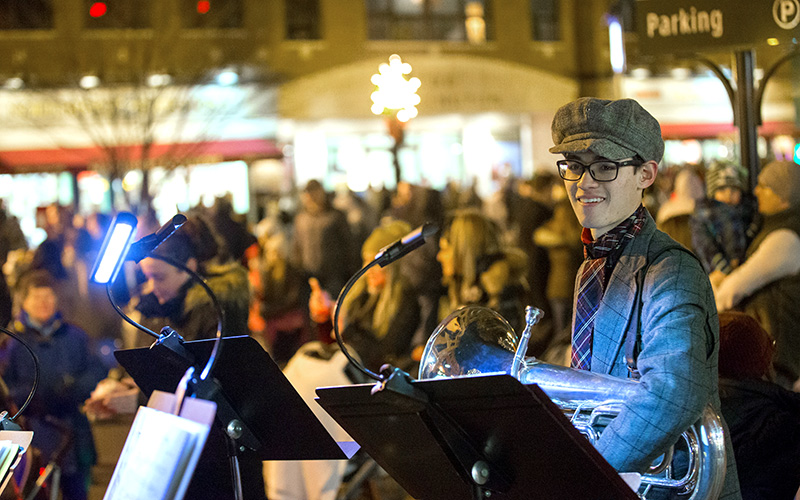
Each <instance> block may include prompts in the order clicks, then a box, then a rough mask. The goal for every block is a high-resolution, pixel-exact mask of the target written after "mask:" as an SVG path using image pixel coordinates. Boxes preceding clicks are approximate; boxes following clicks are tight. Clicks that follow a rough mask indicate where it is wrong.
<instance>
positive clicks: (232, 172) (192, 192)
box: [150, 161, 250, 221]
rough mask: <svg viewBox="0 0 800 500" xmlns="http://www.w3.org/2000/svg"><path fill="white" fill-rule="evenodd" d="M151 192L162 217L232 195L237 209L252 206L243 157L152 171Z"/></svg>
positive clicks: (160, 217)
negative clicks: (221, 161) (240, 159)
mask: <svg viewBox="0 0 800 500" xmlns="http://www.w3.org/2000/svg"><path fill="white" fill-rule="evenodd" d="M150 195H151V196H152V198H153V208H154V209H155V211H156V215H157V217H158V220H159V221H165V220H168V219H169V218H170V217H172V216H173V215H175V214H176V213H177V212H185V211H187V210H189V209H191V208H194V207H197V206H204V207H211V206H213V205H214V202H215V201H216V199H217V198H218V197H225V196H230V197H231V200H232V203H233V210H234V211H235V212H236V213H240V214H241V213H247V212H248V211H249V210H250V191H249V182H248V175H247V164H246V163H245V162H243V161H232V162H223V163H215V164H209V165H193V166H191V167H178V168H174V169H170V170H165V169H163V168H159V167H157V168H153V169H152V170H151V171H150Z"/></svg>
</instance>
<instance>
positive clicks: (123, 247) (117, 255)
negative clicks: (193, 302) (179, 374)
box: [89, 212, 224, 382]
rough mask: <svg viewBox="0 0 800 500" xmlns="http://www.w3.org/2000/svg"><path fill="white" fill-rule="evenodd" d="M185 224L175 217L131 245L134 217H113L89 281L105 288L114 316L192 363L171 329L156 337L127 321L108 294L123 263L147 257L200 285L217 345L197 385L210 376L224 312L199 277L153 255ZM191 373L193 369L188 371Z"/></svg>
mask: <svg viewBox="0 0 800 500" xmlns="http://www.w3.org/2000/svg"><path fill="white" fill-rule="evenodd" d="M185 222H186V216H185V215H182V214H177V215H175V216H174V217H173V218H172V219H170V220H169V221H168V222H167V223H166V224H164V225H163V226H161V228H160V229H159V230H158V231H156V232H155V233H153V234H150V235H147V236H145V237H143V238H142V239H140V240H138V241H136V242H133V243H132V240H133V237H134V235H135V234H136V224H137V219H136V216H135V215H133V214H131V213H129V212H120V213H118V214H117V215H116V216H115V217H114V220H113V221H112V222H111V227H110V228H109V230H108V232H107V233H106V237H105V239H104V240H103V245H102V247H101V248H100V253H99V254H98V256H97V260H96V261H95V265H94V268H93V269H92V272H91V274H90V275H89V277H90V279H91V280H92V281H93V282H95V283H99V284H104V285H106V292H107V294H108V299H109V301H110V302H111V305H112V306H113V307H114V309H115V310H116V311H117V314H119V315H120V316H121V317H122V319H124V320H125V321H127V322H128V323H130V324H131V325H133V326H134V327H136V328H138V329H139V330H141V331H143V332H145V333H147V334H149V335H150V336H152V337H155V338H156V339H157V340H156V342H155V344H154V345H163V346H165V347H167V348H168V349H170V350H171V351H173V352H175V353H176V354H178V355H179V356H180V357H183V358H185V359H191V357H190V356H189V355H188V353H187V351H186V350H185V349H184V348H183V338H182V337H181V336H180V335H179V334H178V333H177V332H176V331H175V330H173V329H172V328H169V327H164V328H162V330H161V333H160V334H158V333H155V332H154V331H152V330H150V329H149V328H147V327H145V326H143V325H141V324H139V323H137V322H136V321H134V320H133V319H131V318H130V317H128V315H127V314H125V312H124V311H123V310H122V309H121V308H120V307H119V305H117V303H116V301H115V300H114V294H113V293H112V292H111V285H112V284H113V283H114V282H115V281H116V278H117V275H118V274H119V271H120V269H121V268H122V265H123V264H124V263H125V262H126V261H133V262H137V263H138V262H139V261H141V260H142V259H144V258H147V257H150V258H153V259H157V260H161V261H164V262H166V263H167V264H170V265H172V266H174V267H176V268H178V269H180V270H181V271H183V272H185V273H187V274H188V275H189V276H190V277H191V278H192V279H193V280H194V281H196V282H197V283H199V284H200V285H201V286H202V287H203V289H204V290H205V291H206V293H207V294H208V295H209V297H211V301H212V302H213V304H214V308H215V309H216V311H217V338H216V342H215V343H214V347H213V349H212V351H211V355H210V356H209V358H208V361H207V362H206V365H205V367H204V368H203V371H202V373H201V375H200V382H204V381H206V379H207V378H208V375H209V374H210V373H211V370H212V369H213V367H214V364H215V363H216V360H217V358H218V357H219V351H220V349H221V339H222V324H223V318H224V312H223V310H222V307H221V305H220V303H219V301H218V300H217V297H216V296H215V295H214V292H213V291H212V290H211V288H210V287H209V286H208V284H207V283H206V282H205V280H204V279H203V278H202V277H201V276H200V275H199V274H197V273H196V272H195V271H193V270H192V269H189V268H188V267H186V266H185V265H184V264H183V263H181V262H178V261H177V260H175V259H172V258H169V257H167V256H162V255H158V254H155V253H153V250H155V249H156V248H158V246H159V245H161V243H163V242H164V241H165V240H166V239H167V238H169V237H170V236H171V235H172V233H174V232H175V231H176V230H177V229H178V228H180V227H181V226H182V225H183V224H184V223H185ZM190 370H194V367H191V368H190ZM196 382H197V381H196Z"/></svg>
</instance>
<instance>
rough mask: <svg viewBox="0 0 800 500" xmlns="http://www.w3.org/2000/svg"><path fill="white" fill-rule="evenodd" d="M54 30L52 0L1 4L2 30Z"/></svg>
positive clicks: (24, 0)
mask: <svg viewBox="0 0 800 500" xmlns="http://www.w3.org/2000/svg"><path fill="white" fill-rule="evenodd" d="M49 29H53V5H52V0H5V1H3V2H0V30H49Z"/></svg>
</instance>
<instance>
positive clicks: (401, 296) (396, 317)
mask: <svg viewBox="0 0 800 500" xmlns="http://www.w3.org/2000/svg"><path fill="white" fill-rule="evenodd" d="M409 232H411V226H409V225H408V224H407V223H405V222H401V221H392V222H388V223H384V224H383V225H381V226H378V227H377V228H376V229H375V230H373V231H372V233H371V234H370V236H369V237H368V238H367V240H366V241H365V242H364V245H363V246H362V249H361V257H362V259H363V262H364V265H366V264H368V263H369V262H370V261H372V260H373V259H374V258H375V255H376V254H377V253H378V251H379V250H380V249H381V248H383V247H385V246H386V245H389V244H391V243H393V242H395V241H397V240H398V239H400V238H402V237H403V236H405V235H406V234H408V233H409ZM399 265H400V263H399V262H398V263H393V264H389V265H388V266H386V267H380V266H374V267H372V268H371V269H370V270H369V271H367V275H366V276H365V277H364V278H363V279H361V280H359V281H357V282H356V283H355V285H354V286H353V288H352V289H351V290H350V293H349V294H348V295H347V297H346V298H345V301H344V303H343V304H342V311H341V313H340V314H339V322H340V323H339V329H340V332H341V333H342V338H343V339H344V341H345V342H346V343H347V344H348V346H352V348H353V350H354V351H355V352H356V353H357V354H358V355H359V357H360V358H361V360H362V362H363V363H364V365H365V366H366V367H367V368H369V369H370V370H372V371H378V370H379V369H380V367H381V365H382V364H384V363H392V364H395V365H401V366H400V367H401V368H403V367H404V366H402V365H407V364H408V363H409V361H410V355H411V339H412V337H413V335H414V332H415V330H416V328H417V325H418V324H419V306H418V303H417V299H416V296H415V294H414V292H413V289H412V287H411V286H410V285H409V284H408V282H407V281H406V279H405V277H404V276H403V275H402V273H401V272H400V268H399ZM310 284H311V289H312V292H311V299H310V300H309V309H310V311H311V319H312V320H313V321H314V322H316V323H317V324H319V325H321V326H322V328H326V329H328V330H330V329H331V328H332V323H331V321H332V312H333V311H334V309H333V302H332V300H331V297H330V296H329V295H328V294H327V293H325V292H324V291H323V290H321V289H320V287H319V283H317V282H316V280H314V279H313V278H312V279H311V281H310ZM406 368H407V367H406Z"/></svg>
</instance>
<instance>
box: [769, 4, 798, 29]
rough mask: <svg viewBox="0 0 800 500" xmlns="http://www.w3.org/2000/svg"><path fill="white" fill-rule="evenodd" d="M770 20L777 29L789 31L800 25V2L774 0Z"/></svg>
mask: <svg viewBox="0 0 800 500" xmlns="http://www.w3.org/2000/svg"><path fill="white" fill-rule="evenodd" d="M772 18H773V19H775V24H777V25H778V26H779V27H781V28H783V29H785V30H790V29H794V28H795V27H796V26H797V25H798V24H800V0H775V3H773V4H772Z"/></svg>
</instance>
